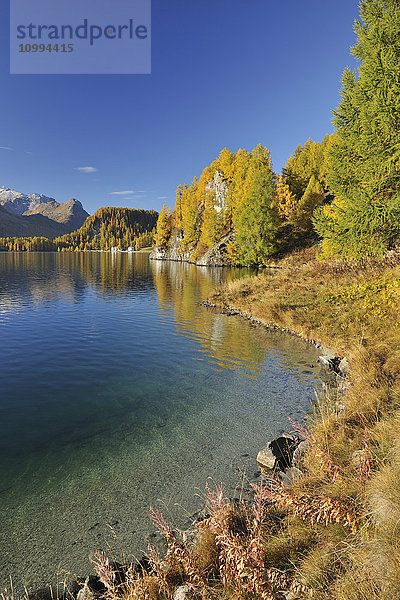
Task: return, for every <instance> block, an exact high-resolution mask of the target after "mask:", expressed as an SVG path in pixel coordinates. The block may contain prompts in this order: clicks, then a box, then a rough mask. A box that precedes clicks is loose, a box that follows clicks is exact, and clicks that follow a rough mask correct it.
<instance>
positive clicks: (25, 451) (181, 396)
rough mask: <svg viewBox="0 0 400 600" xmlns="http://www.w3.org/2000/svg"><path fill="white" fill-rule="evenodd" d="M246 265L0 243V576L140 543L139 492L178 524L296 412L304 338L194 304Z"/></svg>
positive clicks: (311, 380) (307, 348)
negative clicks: (23, 249)
mask: <svg viewBox="0 0 400 600" xmlns="http://www.w3.org/2000/svg"><path fill="white" fill-rule="evenodd" d="M248 273H249V271H246V270H238V269H220V268H203V267H196V266H194V265H189V264H180V263H174V262H159V261H150V260H149V257H148V254H146V253H134V254H119V253H117V254H108V253H77V254H75V253H74V254H72V253H71V254H69V253H0V332H1V349H2V352H1V362H2V368H1V371H0V422H1V437H0V446H1V449H0V523H1V525H0V528H1V530H0V588H2V587H4V586H7V585H9V576H10V575H12V577H13V582H14V585H15V588H16V589H17V590H18V589H22V587H23V586H28V587H29V588H33V589H34V588H37V587H40V586H41V585H42V584H43V583H44V582H52V581H54V578H55V574H56V572H57V571H59V572H60V573H61V574H62V573H65V572H68V573H72V574H78V575H84V574H87V573H89V572H91V570H92V569H91V563H90V557H91V556H92V555H93V552H94V551H95V550H96V549H103V550H107V549H109V551H110V552H112V553H113V555H114V556H115V558H119V557H121V556H126V557H127V558H132V557H133V556H139V557H140V555H141V554H142V552H143V551H146V548H147V544H148V542H149V541H151V540H152V539H153V531H154V527H153V526H152V524H151V523H150V521H149V519H148V512H149V507H150V506H151V505H152V506H155V507H157V508H161V510H162V511H163V513H164V515H165V516H166V518H167V519H168V520H170V521H171V522H173V523H175V524H176V525H177V526H182V524H183V523H184V522H185V520H187V519H188V517H189V516H190V515H191V514H193V513H194V512H195V511H196V510H198V509H199V508H200V507H201V506H202V504H203V498H204V493H205V485H206V483H207V482H209V485H211V486H213V485H217V484H219V483H221V482H222V483H223V484H224V488H225V492H226V495H228V496H233V495H234V494H235V489H237V488H238V487H239V488H240V486H243V485H244V486H246V485H248V482H249V481H252V480H254V479H255V478H256V477H257V475H258V473H257V465H256V460H255V457H256V455H257V452H258V450H259V449H260V448H261V447H262V446H264V445H265V443H266V442H267V440H268V439H270V438H271V436H273V435H276V434H277V433H279V432H282V431H284V430H290V429H291V423H290V421H289V419H288V417H290V418H292V419H294V420H295V421H299V422H301V421H302V419H303V418H304V415H305V413H306V411H307V410H308V409H309V407H310V401H312V399H313V397H314V389H315V388H318V387H319V381H318V378H317V376H316V373H317V372H318V369H317V365H316V358H317V356H318V351H317V350H316V349H315V348H314V347H313V346H311V345H308V344H306V343H304V342H303V341H301V340H300V339H298V338H296V337H294V336H291V335H289V334H283V333H279V332H272V331H268V330H266V329H265V328H263V327H260V326H254V325H252V324H251V323H249V322H247V321H246V320H244V319H242V318H240V317H235V316H228V315H224V314H220V313H218V312H217V311H214V310H210V309H206V308H204V307H203V306H201V305H200V303H201V301H202V300H204V299H205V298H206V297H207V294H208V293H209V291H210V290H211V289H212V288H213V287H215V286H216V285H218V284H220V283H222V282H226V281H229V280H232V279H234V278H236V277H242V276H244V275H247V274H248ZM271 277H273V274H271Z"/></svg>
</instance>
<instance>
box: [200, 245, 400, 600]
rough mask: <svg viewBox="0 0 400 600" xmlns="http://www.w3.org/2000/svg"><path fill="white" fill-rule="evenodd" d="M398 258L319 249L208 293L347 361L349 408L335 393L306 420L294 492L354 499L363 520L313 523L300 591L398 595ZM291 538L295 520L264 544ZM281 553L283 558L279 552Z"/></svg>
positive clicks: (345, 598) (328, 595) (349, 596)
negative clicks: (331, 255)
mask: <svg viewBox="0 0 400 600" xmlns="http://www.w3.org/2000/svg"><path fill="white" fill-rule="evenodd" d="M399 262H400V255H399V253H396V252H392V253H390V254H388V255H387V256H386V257H385V258H384V259H383V260H381V261H378V260H369V261H368V262H366V263H365V264H362V265H360V264H357V263H354V262H347V263H346V262H343V261H336V260H332V261H327V262H324V263H321V262H318V260H316V258H315V249H314V250H313V249H307V250H305V251H300V252H296V253H293V254H292V255H291V256H289V257H287V258H285V259H284V260H283V261H281V262H280V263H278V264H277V265H275V266H279V267H280V268H279V269H273V270H272V269H271V270H267V271H265V272H264V273H262V274H261V275H259V276H257V277H254V278H247V279H245V280H236V281H234V282H232V283H231V284H229V285H228V286H226V287H222V288H219V289H217V290H215V291H214V292H213V293H212V294H211V296H210V297H209V299H208V300H209V302H210V303H213V304H215V305H216V306H218V307H233V308H235V309H238V310H240V311H243V312H244V313H246V314H248V315H251V316H252V317H254V318H255V319H257V320H259V321H261V322H263V323H265V324H267V325H272V326H277V327H280V328H283V329H289V330H291V331H293V332H295V333H297V334H299V335H300V336H302V337H303V338H305V339H307V340H317V341H318V342H320V343H322V344H323V345H324V346H326V347H329V348H333V349H334V350H335V352H336V353H337V354H339V355H342V356H343V355H346V356H347V357H348V358H349V360H350V365H351V374H350V383H351V385H350V388H349V389H348V391H347V394H346V396H345V411H344V412H343V413H340V412H339V413H338V411H337V410H336V407H335V402H334V401H332V400H330V399H329V398H320V399H318V401H317V403H316V404H315V407H314V409H313V412H312V414H311V415H310V417H309V422H308V427H309V431H310V436H311V437H310V441H311V442H312V443H311V446H310V450H309V452H308V455H307V456H306V462H305V475H304V477H303V478H302V479H301V480H299V481H298V482H297V483H296V484H295V485H294V486H293V489H292V493H293V494H297V495H301V494H303V495H304V494H306V495H307V494H309V495H314V496H315V495H320V497H321V498H322V497H329V498H332V499H333V500H337V501H340V502H345V501H346V499H347V501H349V502H354V503H356V505H357V506H358V507H361V508H362V511H363V514H364V518H363V524H362V525H361V529H360V530H358V531H357V532H353V533H349V532H348V530H344V528H342V530H341V529H340V527H339V528H333V529H332V528H331V527H325V528H319V530H318V536H317V539H318V541H317V543H316V542H315V537H314V538H313V537H312V535H311V531H310V537H309V547H308V548H307V544H306V546H305V547H303V548H302V551H303V558H302V560H301V562H300V563H297V562H296V564H298V566H297V567H296V568H298V571H299V573H300V575H301V578H302V581H303V582H304V583H305V584H306V586H307V589H308V592H307V593H308V594H309V596H308V595H307V593H305V595H304V596H302V597H304V598H307V597H311V595H312V597H313V598H315V597H317V598H321V599H324V600H325V599H326V600H328V599H330V600H331V599H332V600H333V599H335V600H353V599H354V600H361V599H367V598H368V600H369V598H371V599H372V600H375V599H378V598H379V599H381V600H391V599H392V598H399V597H400V404H399V402H400V381H399V380H400V327H399V322H400V284H399V280H400V267H399ZM288 537H290V525H289V526H288V529H287V530H285V531H284V532H281V533H280V534H279V535H278V537H277V538H276V539H275V540H274V542H271V540H268V544H269V545H271V546H272V547H273V545H274V544H275V545H276V547H277V549H281V552H282V553H284V552H287V554H288V555H289V556H290V555H291V550H290V549H289V548H285V543H284V542H285V541H287V540H288ZM311 540H313V541H311ZM288 546H290V542H289V543H288ZM294 546H295V544H294ZM276 559H277V560H278V561H280V560H283V559H282V556H281V555H280V554H279V552H278V553H277V557H276ZM310 590H312V591H310Z"/></svg>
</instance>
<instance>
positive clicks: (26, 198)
mask: <svg viewBox="0 0 400 600" xmlns="http://www.w3.org/2000/svg"><path fill="white" fill-rule="evenodd" d="M88 216H89V213H87V212H86V210H84V208H83V206H82V204H81V203H80V202H79V200H75V198H71V199H70V200H67V201H66V202H63V203H60V202H56V201H55V200H54V198H49V197H48V196H45V195H44V194H22V193H21V192H17V191H16V190H12V189H10V188H7V187H0V237H6V236H35V235H42V236H45V237H49V238H54V237H57V236H58V235H62V234H64V233H70V232H71V231H75V230H76V229H79V228H80V227H81V226H82V225H83V223H84V222H85V219H86V218H87V217H88Z"/></svg>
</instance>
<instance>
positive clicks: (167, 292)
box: [151, 261, 265, 371]
mask: <svg viewBox="0 0 400 600" xmlns="http://www.w3.org/2000/svg"><path fill="white" fill-rule="evenodd" d="M151 269H152V273H153V279H154V286H155V288H156V290H157V294H158V301H159V305H160V309H161V311H162V312H163V313H164V314H171V315H172V316H173V320H174V324H175V326H176V329H177V332H178V334H180V335H184V336H186V337H190V338H192V339H195V340H197V341H198V343H199V350H200V352H202V353H203V354H205V355H206V356H209V357H211V358H212V359H214V360H215V361H216V363H217V364H218V366H219V367H221V368H237V367H238V366H240V365H243V366H244V367H245V368H246V369H251V370H252V371H257V370H258V369H257V365H260V364H261V363H262V362H264V360H265V347H264V344H262V343H259V341H260V340H259V339H258V336H257V334H256V332H255V331H254V330H253V329H250V328H249V327H244V326H243V323H242V322H239V321H238V320H236V319H228V318H227V317H226V316H225V315H222V314H220V313H218V312H214V311H210V310H207V309H204V310H201V309H199V303H200V302H201V301H202V300H204V299H205V298H206V297H207V295H208V294H209V293H210V291H211V289H212V288H214V287H215V286H217V285H219V284H220V283H222V281H224V282H229V281H230V280H232V279H234V278H236V277H237V276H238V272H237V270H233V269H229V270H224V269H216V268H210V269H207V268H199V267H196V266H195V265H191V264H188V263H177V262H171V261H168V262H163V261H151Z"/></svg>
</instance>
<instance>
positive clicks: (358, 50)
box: [314, 0, 400, 258]
mask: <svg viewBox="0 0 400 600" xmlns="http://www.w3.org/2000/svg"><path fill="white" fill-rule="evenodd" d="M360 15H361V19H362V20H360V21H356V23H355V31H356V34H357V43H356V45H355V46H354V48H353V49H352V53H353V54H354V56H355V57H356V58H357V59H358V60H359V61H360V66H359V69H358V73H357V74H356V73H354V72H352V71H350V70H348V69H347V70H346V71H345V73H344V75H343V80H342V100H341V102H340V104H339V107H338V109H337V110H336V111H335V112H334V120H333V122H334V125H335V128H336V135H335V137H334V141H333V144H332V146H331V149H330V160H329V165H330V168H329V173H328V185H329V189H330V191H331V192H332V193H333V194H334V195H335V201H334V203H333V204H332V206H328V207H325V208H324V209H321V210H320V211H318V212H317V215H316V217H315V219H314V223H315V228H316V230H317V232H318V233H319V234H320V235H321V236H322V237H323V238H324V242H323V245H324V253H325V255H334V254H340V255H342V256H350V257H357V258H362V257H363V256H365V255H371V254H372V255H382V254H383V253H384V252H385V250H386V249H388V248H390V247H392V246H394V245H395V244H397V243H398V242H399V240H400V25H399V24H400V3H399V1H398V0H363V1H362V2H361V3H360Z"/></svg>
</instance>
